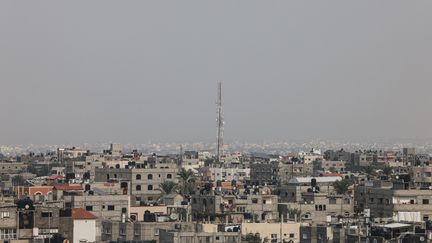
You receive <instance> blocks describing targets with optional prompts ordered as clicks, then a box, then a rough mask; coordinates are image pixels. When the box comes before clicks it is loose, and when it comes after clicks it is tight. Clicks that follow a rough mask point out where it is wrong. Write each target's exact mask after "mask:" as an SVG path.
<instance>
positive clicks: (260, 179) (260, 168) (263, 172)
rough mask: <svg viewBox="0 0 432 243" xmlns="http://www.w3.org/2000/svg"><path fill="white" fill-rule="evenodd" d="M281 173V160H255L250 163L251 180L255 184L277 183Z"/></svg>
mask: <svg viewBox="0 0 432 243" xmlns="http://www.w3.org/2000/svg"><path fill="white" fill-rule="evenodd" d="M278 175H279V162H278V161H268V162H254V163H251V164H250V178H251V179H250V182H251V183H252V184H254V185H265V184H268V185H276V184H277V178H278Z"/></svg>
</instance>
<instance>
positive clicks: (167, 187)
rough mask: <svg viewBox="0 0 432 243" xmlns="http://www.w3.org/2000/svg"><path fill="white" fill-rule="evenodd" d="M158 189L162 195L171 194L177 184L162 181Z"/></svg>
mask: <svg viewBox="0 0 432 243" xmlns="http://www.w3.org/2000/svg"><path fill="white" fill-rule="evenodd" d="M159 188H160V189H161V190H162V192H163V193H164V194H166V195H168V194H171V193H173V192H176V189H177V184H176V183H175V182H172V181H164V182H162V183H161V184H159Z"/></svg>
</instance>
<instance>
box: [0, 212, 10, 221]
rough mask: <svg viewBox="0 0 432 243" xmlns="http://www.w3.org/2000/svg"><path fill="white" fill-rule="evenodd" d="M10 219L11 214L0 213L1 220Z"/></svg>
mask: <svg viewBox="0 0 432 243" xmlns="http://www.w3.org/2000/svg"><path fill="white" fill-rule="evenodd" d="M9 217H10V214H9V212H0V218H2V219H4V218H9Z"/></svg>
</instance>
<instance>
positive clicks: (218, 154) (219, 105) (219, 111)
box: [216, 82, 224, 163]
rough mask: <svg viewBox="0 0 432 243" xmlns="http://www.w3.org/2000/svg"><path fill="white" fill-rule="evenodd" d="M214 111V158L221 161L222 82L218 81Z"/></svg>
mask: <svg viewBox="0 0 432 243" xmlns="http://www.w3.org/2000/svg"><path fill="white" fill-rule="evenodd" d="M216 112H217V118H216V123H217V145H216V146H217V147H216V159H217V162H218V163H220V162H221V156H222V154H223V151H222V150H223V125H224V121H223V115H222V83H221V82H219V83H218V97H217V102H216Z"/></svg>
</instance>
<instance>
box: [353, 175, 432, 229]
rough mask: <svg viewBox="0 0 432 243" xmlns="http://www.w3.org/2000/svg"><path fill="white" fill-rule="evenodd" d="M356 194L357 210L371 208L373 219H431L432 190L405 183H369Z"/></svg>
mask: <svg viewBox="0 0 432 243" xmlns="http://www.w3.org/2000/svg"><path fill="white" fill-rule="evenodd" d="M354 191H355V194H354V195H355V196H354V198H355V202H356V211H357V212H363V211H364V210H365V209H369V210H370V215H371V217H376V218H394V219H395V220H401V221H417V222H421V221H424V220H429V219H430V218H432V207H431V204H432V190H421V189H416V188H411V187H410V186H409V184H408V183H403V182H390V181H387V182H386V181H367V182H364V183H363V184H360V185H358V186H356V188H355V190H354Z"/></svg>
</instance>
